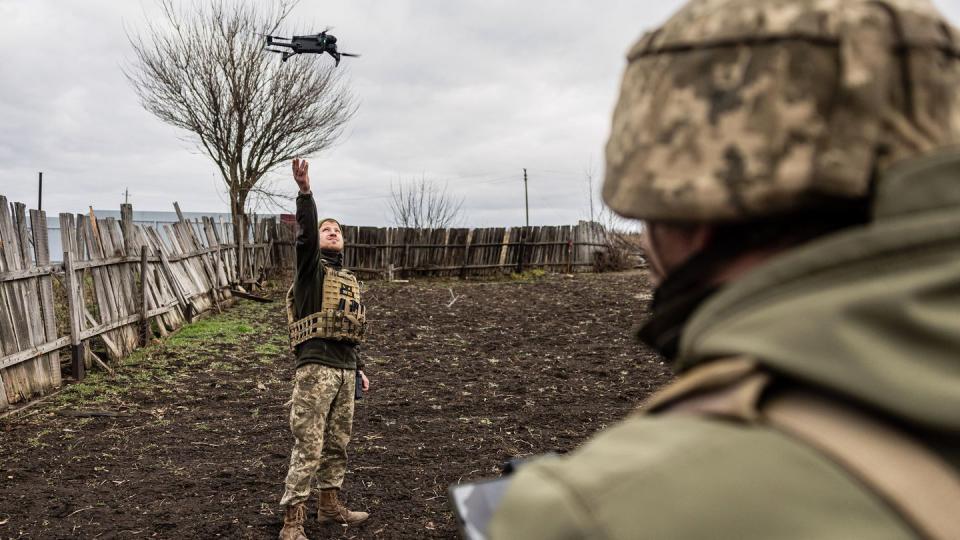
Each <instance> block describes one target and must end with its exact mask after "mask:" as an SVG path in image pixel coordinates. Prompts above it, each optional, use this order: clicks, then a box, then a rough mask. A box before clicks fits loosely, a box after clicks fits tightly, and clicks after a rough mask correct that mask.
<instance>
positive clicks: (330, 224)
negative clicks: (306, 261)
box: [318, 218, 343, 252]
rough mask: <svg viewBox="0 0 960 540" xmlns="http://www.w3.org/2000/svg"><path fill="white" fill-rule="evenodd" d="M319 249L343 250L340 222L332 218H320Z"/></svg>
mask: <svg viewBox="0 0 960 540" xmlns="http://www.w3.org/2000/svg"><path fill="white" fill-rule="evenodd" d="M318 227H319V229H320V249H321V250H324V251H337V252H339V251H343V231H341V230H340V222H339V221H337V220H335V219H333V218H324V219H322V220H320V225H319V226H318Z"/></svg>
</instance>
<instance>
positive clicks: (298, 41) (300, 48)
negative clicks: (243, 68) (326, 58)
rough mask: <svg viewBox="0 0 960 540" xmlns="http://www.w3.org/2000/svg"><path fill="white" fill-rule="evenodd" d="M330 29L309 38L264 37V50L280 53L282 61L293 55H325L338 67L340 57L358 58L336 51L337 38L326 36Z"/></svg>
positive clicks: (351, 54)
mask: <svg viewBox="0 0 960 540" xmlns="http://www.w3.org/2000/svg"><path fill="white" fill-rule="evenodd" d="M329 31H330V28H327V29H326V30H324V31H323V32H320V33H319V34H313V35H309V36H293V37H292V38H285V37H277V36H265V37H266V38H267V46H266V50H268V51H270V52H275V53H280V54H281V55H283V56H282V60H283V61H284V62H286V61H287V59H289V58H290V57H291V56H293V55H295V54H307V53H311V54H323V53H327V54H329V55H330V56H332V57H333V60H334V66H339V65H340V57H341V56H354V57H356V56H360V55H359V54H353V53H345V52H340V51H338V50H337V36H334V35H333V34H328V33H327V32H329ZM271 47H284V48H286V49H288V50H283V49H274V48H271Z"/></svg>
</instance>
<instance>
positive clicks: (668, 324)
mask: <svg viewBox="0 0 960 540" xmlns="http://www.w3.org/2000/svg"><path fill="white" fill-rule="evenodd" d="M628 62H629V63H628V66H627V69H626V72H625V75H624V80H623V87H622V91H621V94H620V100H619V103H618V105H617V107H616V110H615V112H614V119H613V127H612V133H611V136H610V140H609V142H608V144H607V168H606V175H607V176H606V181H605V184H604V190H603V194H604V199H605V200H606V202H607V203H608V204H609V205H610V206H611V207H612V208H613V209H614V210H615V211H617V212H618V213H620V214H621V215H624V216H627V217H632V218H638V219H642V220H644V222H645V237H646V243H647V256H648V260H649V263H650V268H651V275H652V277H653V279H654V282H655V283H656V285H657V289H656V293H655V296H654V301H653V305H652V312H653V314H652V318H651V320H650V321H648V322H647V323H646V324H645V326H643V327H642V329H641V330H640V332H639V336H640V338H641V339H642V340H643V341H644V342H646V343H647V344H649V345H651V346H652V347H654V348H656V349H657V350H659V351H660V352H661V353H662V354H663V355H665V356H666V357H668V358H670V359H672V361H673V365H674V366H675V368H676V370H677V371H678V373H679V378H678V380H677V381H676V382H675V383H674V384H673V385H671V386H669V387H667V388H666V389H665V390H663V391H662V392H660V393H659V394H658V395H656V396H654V397H653V398H652V399H651V400H650V401H649V402H648V403H646V405H645V406H644V407H643V408H642V410H641V411H638V412H637V413H636V414H634V415H632V416H630V417H629V418H628V419H626V420H625V421H623V422H621V423H619V424H618V425H616V426H615V427H612V428H610V429H607V430H605V431H604V432H602V433H600V434H599V435H597V436H596V437H594V438H593V439H592V440H590V441H589V442H587V443H586V444H585V445H584V446H583V447H581V448H580V449H578V450H577V451H575V452H573V453H571V454H569V455H567V456H566V457H562V458H544V459H540V460H537V461H534V462H533V463H530V464H528V465H526V466H523V467H521V468H520V470H519V472H518V473H517V474H516V475H515V477H514V478H513V480H512V481H511V483H510V485H509V487H508V488H507V490H506V494H505V496H504V498H503V499H502V500H501V501H500V505H499V507H498V510H497V512H496V514H495V515H494V517H493V521H492V523H491V525H490V528H489V529H488V533H489V534H490V536H491V537H492V538H498V539H504V538H523V539H537V538H587V537H589V538H671V539H676V538H737V539H744V538H764V539H767V538H944V539H946V538H960V517H958V516H960V471H958V468H960V153H958V152H957V148H958V147H957V145H958V143H960V33H958V32H957V31H956V30H955V29H953V28H951V27H950V26H949V24H948V23H947V22H946V21H945V20H944V19H943V18H942V16H941V15H940V14H939V13H938V12H937V11H936V9H935V8H934V7H933V5H932V4H931V3H930V2H929V1H928V0H883V1H879V2H876V1H867V0H694V1H692V2H689V3H688V4H687V5H686V6H685V7H684V8H682V9H681V10H680V11H679V12H678V13H676V14H675V15H674V16H673V17H672V18H671V19H669V20H668V21H667V23H666V24H665V25H664V26H663V27H662V28H660V29H658V30H656V31H654V32H651V33H649V34H647V35H645V36H644V37H642V38H641V40H640V41H639V42H638V43H637V44H636V45H635V46H634V47H633V48H632V49H631V50H630V52H629V56H628Z"/></svg>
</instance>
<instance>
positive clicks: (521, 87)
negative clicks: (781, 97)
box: [0, 0, 960, 225]
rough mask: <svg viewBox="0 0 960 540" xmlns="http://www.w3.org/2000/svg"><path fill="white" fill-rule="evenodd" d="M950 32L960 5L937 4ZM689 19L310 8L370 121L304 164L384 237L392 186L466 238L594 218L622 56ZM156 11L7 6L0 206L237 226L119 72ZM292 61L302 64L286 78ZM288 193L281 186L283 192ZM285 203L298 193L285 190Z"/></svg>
mask: <svg viewBox="0 0 960 540" xmlns="http://www.w3.org/2000/svg"><path fill="white" fill-rule="evenodd" d="M937 3H938V4H939V5H940V7H941V8H943V9H945V11H947V13H948V15H949V16H950V17H952V19H953V20H954V21H957V20H960V5H958V3H957V2H954V1H948V0H939V1H938V2H937ZM680 4H681V2H680V1H679V0H667V1H664V2H656V3H654V2H636V1H632V2H631V1H626V0H610V1H604V2H599V3H598V2H592V3H587V2H543V1H535V2H533V1H531V2H507V1H503V0H488V1H480V0H469V1H461V2H449V1H443V0H422V1H413V0H406V1H394V2H389V3H388V2H373V1H372V0H356V1H352V2H338V3H323V4H319V3H315V2H303V3H301V5H299V6H298V7H297V9H296V10H295V12H294V17H293V19H292V20H291V24H290V25H289V26H288V28H285V29H284V30H285V31H286V32H287V33H294V32H298V33H299V32H304V31H317V30H319V29H321V28H322V27H324V26H326V25H332V26H335V31H334V33H336V35H337V36H338V37H339V38H340V45H341V50H344V51H350V52H358V53H361V54H363V56H362V57H361V58H358V59H346V60H344V62H343V64H341V69H343V74H344V76H345V77H346V80H347V81H348V83H349V84H350V86H351V88H352V90H353V91H354V92H355V94H356V96H357V98H358V100H359V102H360V108H359V111H358V113H357V115H356V117H355V118H354V120H353V121H352V123H351V124H350V126H349V127H348V129H347V132H346V134H345V137H344V138H343V139H342V140H341V141H340V142H339V143H338V144H337V145H336V146H335V147H334V148H331V149H330V150H329V151H327V152H325V153H324V154H322V155H319V156H313V157H312V159H311V163H312V165H311V176H312V177H313V179H314V184H315V185H316V186H317V187H316V188H315V191H316V192H317V194H318V202H319V204H320V206H321V208H322V210H323V211H324V212H325V213H326V212H329V213H335V214H337V215H339V216H340V217H341V218H342V219H343V220H344V221H346V222H349V223H362V224H371V225H382V224H385V223H386V221H387V207H386V203H387V196H388V194H389V186H390V183H391V182H395V181H397V180H398V179H401V178H403V179H410V178H414V177H420V176H426V177H428V178H432V179H436V180H441V181H442V180H446V181H447V182H448V183H449V188H450V191H451V192H452V193H453V194H455V195H457V196H462V197H464V198H465V199H466V203H465V205H464V209H465V213H466V215H465V219H466V224H468V225H516V224H520V223H522V221H523V185H522V168H524V167H526V168H527V169H528V171H529V174H530V204H531V212H530V213H531V221H532V222H533V223H538V224H560V223H571V222H574V221H575V220H577V219H579V218H582V217H584V216H586V215H587V214H588V203H587V185H586V180H585V171H586V170H587V168H588V166H589V165H590V164H591V163H592V166H593V171H594V188H595V190H599V184H600V182H601V179H602V158H603V145H604V143H605V141H606V136H607V130H608V128H609V121H610V113H611V111H612V109H613V105H614V101H615V98H616V94H617V91H618V86H619V82H620V81H619V78H620V75H621V73H622V70H623V67H624V60H623V57H624V54H625V52H626V50H627V48H628V47H629V46H630V45H631V44H632V43H633V42H634V41H635V40H636V39H637V37H639V36H640V34H641V33H642V32H643V31H644V30H645V29H648V28H650V27H652V26H655V25H656V24H658V23H660V22H661V21H662V20H663V19H664V18H665V17H666V16H668V15H669V13H671V12H672V11H673V10H674V9H676V7H677V6H679V5H680ZM152 14H154V8H153V7H152V5H151V4H150V3H149V2H147V3H145V4H143V5H141V4H139V3H137V2H129V1H128V0H127V1H124V0H86V1H84V2H63V1H57V0H0V30H2V32H0V81H2V82H3V84H2V85H0V122H2V124H0V125H2V127H0V194H3V195H6V196H7V197H8V198H10V199H11V200H19V201H23V202H27V203H28V204H30V205H31V206H32V205H35V201H36V173H37V171H39V170H43V171H44V184H45V188H46V189H45V194H44V208H45V209H47V210H48V212H51V213H53V212H58V211H70V212H75V211H82V210H84V209H85V208H86V207H87V206H89V205H92V206H94V207H95V208H105V209H116V208H117V207H118V205H119V203H120V202H122V195H121V194H122V193H123V191H124V189H126V188H128V187H129V189H130V191H131V196H132V202H133V203H134V206H135V208H136V209H139V210H169V209H171V208H172V206H171V205H172V202H173V201H174V200H177V201H179V202H180V205H181V207H182V208H183V209H184V210H187V211H226V208H227V206H226V204H225V202H224V196H223V195H222V192H221V187H220V181H219V179H218V177H217V173H216V171H215V169H214V167H213V166H212V164H211V163H210V162H209V160H207V159H206V158H204V157H203V156H202V155H200V154H199V153H198V152H197V151H196V150H195V149H194V148H193V146H192V144H191V143H189V142H188V141H186V140H184V136H185V134H183V133H179V132H177V131H176V130H174V129H172V128H169V127H167V126H165V125H163V124H162V123H161V122H160V121H158V120H157V119H155V118H153V117H152V116H150V115H149V114H148V113H146V112H145V111H144V110H143V109H142V108H141V107H140V105H139V103H138V102H137V99H136V97H135V96H134V94H133V92H132V91H131V89H130V87H129V85H128V84H127V82H126V80H125V79H124V78H123V76H122V73H121V71H120V67H121V65H122V64H123V63H124V62H125V61H126V60H128V59H129V58H130V52H129V46H128V43H127V39H126V36H125V33H124V29H125V27H126V28H127V29H128V30H129V31H131V32H133V33H136V32H137V31H138V30H139V29H140V28H142V26H143V21H144V19H145V17H149V16H152ZM296 60H297V59H292V60H291V62H294V61H296ZM273 178H274V181H275V182H276V183H277V185H280V186H287V187H289V188H292V187H293V186H292V185H291V183H290V180H289V178H288V175H287V171H286V170H285V169H281V170H279V171H277V172H276V173H275V174H274V175H273ZM290 191H291V192H292V191H293V190H292V189H290Z"/></svg>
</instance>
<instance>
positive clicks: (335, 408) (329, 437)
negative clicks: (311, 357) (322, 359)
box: [280, 364, 355, 506]
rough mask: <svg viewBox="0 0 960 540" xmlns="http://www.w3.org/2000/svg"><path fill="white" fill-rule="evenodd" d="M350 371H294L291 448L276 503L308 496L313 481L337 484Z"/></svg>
mask: <svg viewBox="0 0 960 540" xmlns="http://www.w3.org/2000/svg"><path fill="white" fill-rule="evenodd" d="M354 384H355V379H354V372H353V371H352V370H348V369H338V368H332V367H329V366H322V365H320V364H305V365H303V366H301V367H300V368H298V369H297V372H296V375H294V384H293V399H292V400H291V403H292V407H291V409H290V431H292V432H293V438H294V443H293V452H291V454H290V469H289V470H288V471H287V479H286V482H285V489H284V492H283V497H282V498H281V499H280V506H288V505H291V504H297V503H300V502H303V501H306V500H307V499H309V498H310V489H311V483H313V482H314V481H316V487H318V488H320V489H326V488H339V487H340V486H341V485H342V484H343V476H344V474H345V473H346V471H347V443H349V442H350V433H351V429H352V427H353V403H354V402H353V399H354Z"/></svg>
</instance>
